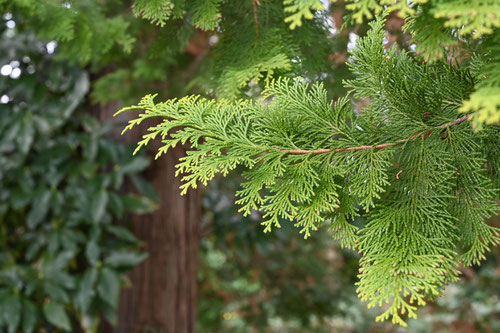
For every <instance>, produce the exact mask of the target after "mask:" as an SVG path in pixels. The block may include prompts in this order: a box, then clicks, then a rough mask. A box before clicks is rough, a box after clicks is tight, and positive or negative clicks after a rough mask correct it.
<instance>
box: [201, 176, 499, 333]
mask: <svg viewBox="0 0 500 333" xmlns="http://www.w3.org/2000/svg"><path fill="white" fill-rule="evenodd" d="M218 178H221V177H217V178H216V179H215V181H213V182H210V183H209V184H208V186H207V188H206V190H205V195H204V200H203V207H204V208H205V210H206V213H205V216H204V219H203V223H202V227H203V234H204V235H205V237H203V240H202V256H201V270H200V274H199V281H200V291H199V295H200V296H199V305H198V308H199V310H198V314H199V320H198V331H199V332H202V333H204V332H221V333H223V332H253V331H257V332H261V331H265V332H305V331H308V332H314V333H330V332H332V331H333V332H337V331H338V332H342V333H358V332H359V333H361V332H388V333H389V332H390V333H396V332H398V333H399V332H400V333H407V332H412V333H428V332H438V333H452V332H463V331H467V332H471V333H480V332H481V333H482V332H488V333H493V332H497V331H498V330H499V329H500V320H499V319H500V304H499V303H498V297H499V296H498V295H499V294H500V289H499V288H500V272H499V271H498V269H497V263H496V262H497V261H498V260H499V259H500V248H498V247H497V248H495V249H494V251H493V253H489V254H488V255H487V259H486V261H485V262H483V263H482V265H481V267H474V268H466V269H463V270H462V271H463V272H464V273H465V274H464V275H462V278H461V280H460V283H456V284H452V285H450V286H448V287H447V288H446V289H445V290H444V295H443V296H442V297H440V298H438V300H437V302H432V303H429V304H428V306H427V307H426V308H425V309H423V310H422V311H419V319H418V320H411V321H409V322H408V327H407V328H403V327H398V326H395V325H392V324H391V323H390V322H384V323H377V322H375V317H376V312H377V311H376V310H375V309H367V308H366V305H365V304H363V302H361V301H360V300H359V299H356V297H355V293H354V286H353V281H355V280H356V274H357V268H358V267H357V266H358V260H359V255H357V254H355V253H353V252H352V251H349V250H347V251H346V250H341V249H340V246H339V244H338V243H336V242H334V241H332V240H331V239H329V238H331V237H330V235H329V232H328V231H327V230H326V229H320V230H318V232H315V233H314V234H313V235H312V237H311V239H310V241H306V242H304V241H303V240H301V239H300V238H301V237H300V235H299V234H298V233H297V232H296V230H294V229H295V228H293V226H292V225H291V224H288V223H283V224H282V228H280V229H277V230H275V231H274V232H272V233H268V234H263V233H262V232H261V230H260V228H259V226H258V224H257V223H256V222H258V221H259V220H260V219H261V216H260V215H259V214H252V215H250V216H247V217H241V215H240V214H238V212H237V210H238V207H237V206H236V205H235V204H234V188H235V187H236V186H237V184H238V183H239V182H241V178H240V176H238V175H237V174H236V173H233V174H232V175H230V176H228V177H225V178H223V181H222V179H218ZM497 221H498V219H497ZM354 224H356V225H357V226H362V225H363V218H362V217H361V218H356V220H355V221H354Z"/></svg>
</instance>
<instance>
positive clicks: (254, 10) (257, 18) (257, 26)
mask: <svg viewBox="0 0 500 333" xmlns="http://www.w3.org/2000/svg"><path fill="white" fill-rule="evenodd" d="M252 2H253V19H254V21H255V34H256V35H258V34H259V15H258V14H257V9H258V6H260V2H259V0H252Z"/></svg>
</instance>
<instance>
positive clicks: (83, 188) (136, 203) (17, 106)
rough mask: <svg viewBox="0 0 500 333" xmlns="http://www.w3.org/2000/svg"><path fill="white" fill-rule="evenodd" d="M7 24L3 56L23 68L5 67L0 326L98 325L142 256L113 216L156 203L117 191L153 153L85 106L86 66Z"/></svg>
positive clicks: (1, 82) (0, 107)
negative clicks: (115, 134)
mask: <svg viewBox="0 0 500 333" xmlns="http://www.w3.org/2000/svg"><path fill="white" fill-rule="evenodd" d="M17 23H19V24H22V22H21V21H17ZM3 27H5V21H2V29H1V31H0V32H1V34H2V35H1V38H0V49H2V50H8V52H5V53H2V55H1V56H0V64H10V66H11V67H12V68H17V70H20V72H19V73H20V76H19V75H17V74H19V73H17V74H16V75H14V74H15V73H14V72H13V73H12V74H11V77H9V76H0V96H2V104H0V115H1V116H0V295H1V296H0V330H1V331H6V332H18V331H23V332H39V331H41V330H42V329H45V330H48V331H54V330H56V329H61V330H64V331H75V330H76V329H77V327H81V328H82V329H83V330H84V331H86V332H94V331H95V329H96V327H97V325H98V324H99V321H100V320H101V318H106V319H107V320H108V321H109V322H111V323H115V322H116V310H117V305H118V295H119V290H120V287H121V286H122V285H124V284H126V280H125V273H127V272H129V271H130V269H131V268H133V267H134V266H136V265H137V264H138V263H140V262H141V261H142V260H143V259H144V258H145V256H146V255H145V254H144V253H143V252H142V251H141V250H140V243H139V241H138V240H137V239H136V238H135V237H134V236H133V235H132V233H131V232H130V231H129V225H128V224H127V223H126V222H124V221H123V222H121V223H120V224H115V223H113V220H115V219H123V216H124V214H125V213H127V212H133V211H136V212H145V211H151V210H152V209H155V208H156V203H155V202H154V201H152V200H151V199H148V198H146V197H143V196H138V195H133V194H122V193H121V192H120V191H119V190H120V189H121V187H122V184H123V182H124V180H125V179H126V178H127V177H129V176H130V177H132V179H134V180H136V182H138V183H141V182H143V180H142V179H141V178H140V176H139V175H138V172H140V171H142V170H144V169H145V168H146V167H147V166H148V164H149V159H147V158H146V157H144V156H141V157H139V158H135V159H132V158H131V157H130V149H129V148H127V147H125V146H124V145H122V144H119V143H117V142H114V141H111V140H110V139H107V138H106V137H105V134H106V132H107V131H109V129H110V127H109V126H108V125H100V124H99V123H98V122H97V121H96V120H95V119H93V118H91V117H90V116H89V115H86V114H85V113H82V112H81V111H80V110H79V107H80V106H81V104H82V102H83V101H84V97H85V96H86V94H87V93H88V89H89V79H88V74H87V73H86V72H85V71H83V70H82V69H80V68H78V67H75V66H73V65H69V64H67V63H66V62H56V61H54V56H53V55H50V54H47V51H46V44H45V43H43V42H41V41H40V40H38V39H36V38H35V37H34V36H33V34H32V33H13V31H12V30H10V29H4V28H3Z"/></svg>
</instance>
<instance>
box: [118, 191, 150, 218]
mask: <svg viewBox="0 0 500 333" xmlns="http://www.w3.org/2000/svg"><path fill="white" fill-rule="evenodd" d="M122 201H123V205H124V206H125V207H126V208H127V210H129V211H131V212H134V213H137V214H145V213H151V212H153V211H155V210H156V209H158V203H157V202H155V201H153V200H151V199H149V198H146V197H141V196H138V195H133V194H129V195H124V196H122Z"/></svg>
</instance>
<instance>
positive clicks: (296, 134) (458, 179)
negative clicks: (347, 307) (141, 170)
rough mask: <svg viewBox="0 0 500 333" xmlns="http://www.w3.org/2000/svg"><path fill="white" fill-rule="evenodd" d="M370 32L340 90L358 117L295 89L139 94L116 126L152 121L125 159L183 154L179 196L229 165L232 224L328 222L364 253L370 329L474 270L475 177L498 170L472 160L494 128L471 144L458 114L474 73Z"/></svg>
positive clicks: (479, 187)
mask: <svg viewBox="0 0 500 333" xmlns="http://www.w3.org/2000/svg"><path fill="white" fill-rule="evenodd" d="M383 24H384V21H383V20H381V19H379V20H377V21H376V22H375V23H373V24H371V26H372V30H371V31H370V32H369V33H368V35H367V36H366V37H364V38H362V39H361V40H360V41H359V43H358V45H357V48H355V49H354V50H353V51H352V52H351V58H352V60H353V62H352V63H349V67H350V69H351V71H352V72H353V73H354V75H355V77H356V78H355V79H354V80H351V81H348V82H347V83H346V85H347V86H348V87H350V88H352V89H353V95H354V97H357V98H369V100H370V104H369V106H368V107H366V108H365V109H363V110H361V111H360V112H355V111H354V110H353V109H352V107H351V105H350V103H349V101H348V100H347V99H341V100H339V101H337V102H336V103H335V104H334V103H332V102H329V101H328V99H327V93H326V91H325V90H324V89H323V88H322V85H320V84H314V85H312V86H311V85H309V84H307V83H306V82H304V80H301V79H296V80H294V82H292V81H290V80H288V79H284V80H278V81H272V82H270V84H268V85H267V87H266V89H265V90H264V92H263V93H262V95H263V98H264V100H263V101H261V102H253V101H243V100H240V101H235V102H230V101H226V100H222V101H219V102H216V101H212V100H207V99H204V98H201V97H197V96H190V97H184V98H182V99H179V100H175V99H174V100H168V101H166V102H163V103H155V102H154V100H153V98H154V96H146V97H145V98H144V99H143V100H142V101H141V103H140V104H139V105H138V106H132V107H129V108H125V109H123V110H122V111H125V110H130V109H140V110H144V113H142V114H140V115H139V116H138V118H137V119H135V120H132V121H130V124H129V125H128V126H127V127H126V129H125V130H128V129H131V128H133V127H134V126H135V125H137V124H139V123H141V122H142V121H143V120H144V119H147V118H151V117H162V118H163V122H162V123H160V124H159V125H157V126H155V127H152V128H151V129H150V130H151V133H150V134H148V135H145V136H144V140H142V141H140V142H139V147H138V149H139V148H140V147H141V146H143V145H147V144H148V143H149V141H150V140H152V139H155V138H157V137H160V138H161V139H162V142H163V143H164V146H163V147H161V148H160V149H159V152H158V155H157V157H158V156H160V155H161V154H163V153H166V152H167V151H168V149H169V148H171V147H174V146H175V145H177V144H179V143H186V142H189V143H190V144H191V146H192V147H193V150H191V151H188V152H187V156H186V157H184V158H182V159H181V161H180V163H179V164H178V165H177V168H178V170H177V174H183V175H184V176H183V178H182V179H183V181H184V185H182V186H181V189H182V190H183V193H185V192H186V191H187V190H188V189H189V188H190V187H192V188H196V187H197V184H198V183H202V184H205V185H206V183H207V181H209V180H211V179H212V178H213V177H214V175H215V174H217V173H221V174H223V175H226V174H227V173H228V172H229V171H231V170H233V169H234V168H236V166H238V165H242V166H244V167H245V168H246V169H247V170H246V171H244V172H243V176H244V177H245V179H246V181H245V182H244V183H243V184H242V188H241V190H239V191H238V192H237V193H236V195H237V196H238V197H239V199H238V201H236V203H237V204H238V205H240V207H241V208H240V211H241V212H243V214H244V215H248V214H250V213H251V212H252V211H253V210H259V211H262V212H263V219H264V222H262V224H263V225H264V226H265V229H264V231H265V232H267V231H270V230H271V228H272V227H280V226H281V221H282V220H289V221H293V222H294V223H295V225H296V226H297V227H299V228H300V229H301V231H300V232H301V233H304V236H305V237H306V238H307V237H309V236H310V232H311V230H316V228H317V227H318V226H319V225H320V224H323V223H326V224H330V225H331V226H332V227H331V228H332V229H333V232H334V234H336V235H338V233H340V234H341V235H342V237H341V239H342V242H343V243H342V244H343V245H345V246H347V247H350V248H353V249H357V250H359V251H360V253H361V254H362V255H363V258H362V259H361V268H360V275H359V277H360V282H359V283H358V293H359V295H360V297H361V299H362V300H367V301H370V303H369V306H373V305H379V306H382V304H383V303H386V302H387V303H389V304H390V306H389V307H388V308H387V309H386V311H385V312H384V313H383V314H382V315H380V316H379V317H378V319H380V320H384V319H387V318H390V317H392V320H393V322H394V323H399V324H402V325H405V322H404V320H403V318H402V317H401V315H406V314H407V315H408V316H409V317H410V318H412V317H415V309H416V306H419V305H420V306H421V305H424V304H425V299H429V298H431V299H432V298H434V297H435V296H436V295H439V294H440V293H441V291H442V288H443V287H444V285H445V284H447V283H448V282H450V281H456V280H457V278H456V276H457V274H458V271H457V267H458V265H459V264H462V265H465V266H468V265H471V264H473V263H478V261H479V260H481V259H484V255H483V254H484V252H485V250H488V249H489V248H490V247H491V246H493V245H495V244H497V243H498V242H499V240H500V239H499V237H498V230H497V229H495V228H493V227H490V226H488V225H486V224H485V223H484V219H485V218H488V217H490V216H492V215H494V214H495V213H496V212H497V211H498V206H497V203H496V200H497V199H498V191H499V189H498V188H495V187H493V185H494V184H496V183H497V182H498V177H499V175H498V173H488V169H490V170H496V169H497V168H498V166H497V165H491V162H492V161H487V160H486V157H487V156H486V155H485V154H484V151H492V150H495V149H497V148H498V146H499V145H500V142H499V138H500V136H499V128H498V127H495V126H491V127H487V128H484V130H483V131H482V132H480V133H479V134H478V133H475V132H474V131H473V129H472V128H471V126H470V124H468V123H467V122H466V121H465V120H466V119H467V116H466V117H462V118H457V109H458V107H459V106H460V101H462V100H463V99H466V98H467V97H468V95H469V94H470V93H471V92H472V90H473V87H474V84H475V83H476V81H477V77H475V76H474V75H473V74H472V73H471V72H470V71H469V70H468V69H467V68H464V67H457V66H451V65H448V64H445V63H435V64H426V63H423V64H422V63H418V62H416V61H415V60H414V59H413V58H411V57H410V56H409V55H408V54H407V53H406V52H398V51H397V50H396V48H392V49H389V50H386V49H385V48H384V46H383V40H384V30H383ZM174 128H176V129H177V130H176V131H172V130H173V129H174ZM178 128H180V129H178ZM488 145H490V146H488ZM136 151H137V150H136ZM493 162H494V161H493ZM361 211H364V212H365V213H366V216H367V223H366V225H365V226H364V228H362V229H361V230H359V231H358V232H356V228H355V227H353V226H351V225H350V224H349V223H348V222H347V221H348V220H349V219H350V218H352V217H353V216H356V215H357V214H359V213H360V212H361ZM336 237H339V236H336Z"/></svg>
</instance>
